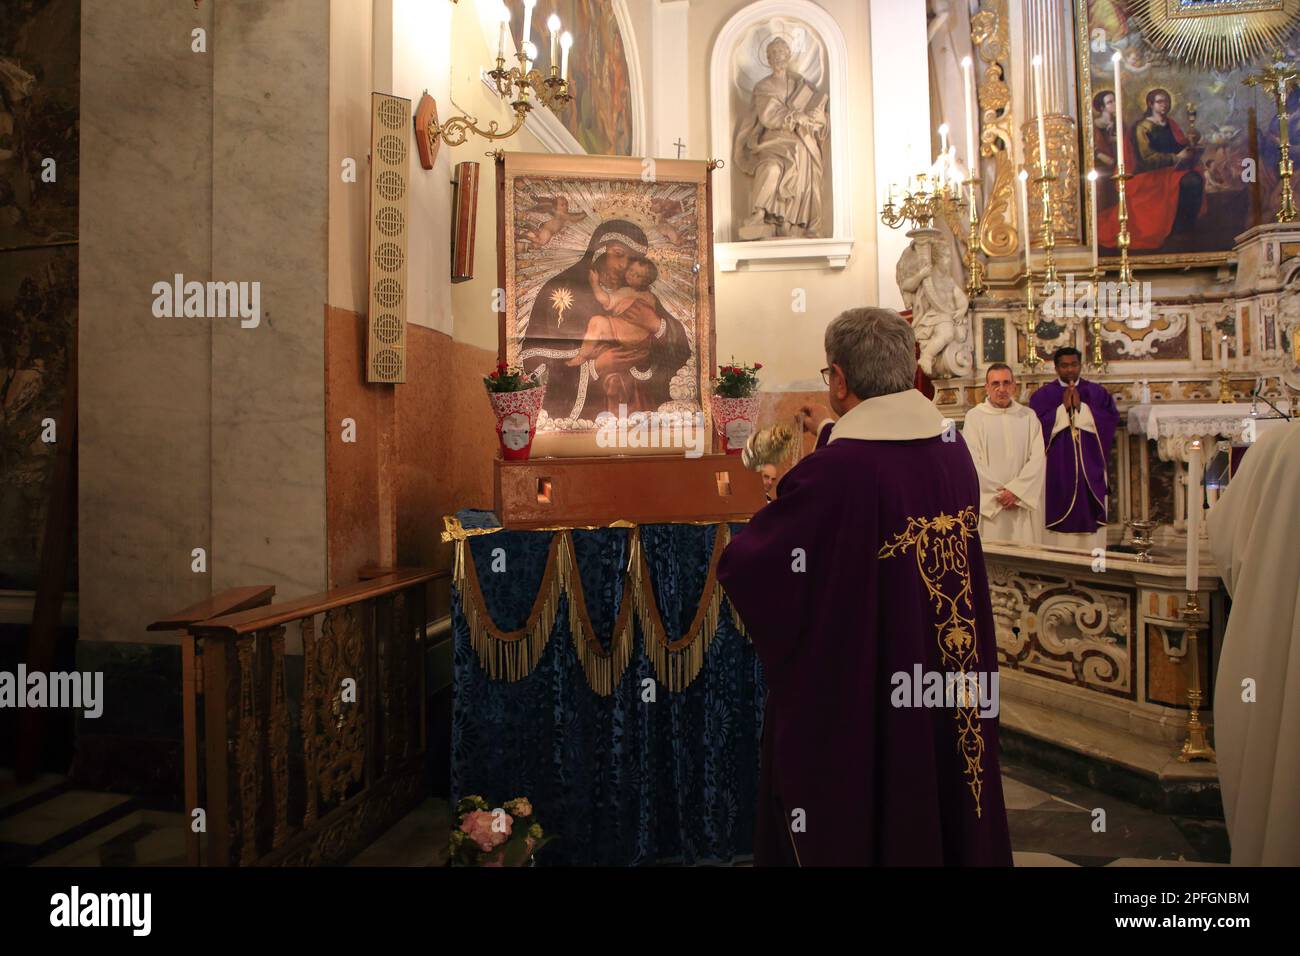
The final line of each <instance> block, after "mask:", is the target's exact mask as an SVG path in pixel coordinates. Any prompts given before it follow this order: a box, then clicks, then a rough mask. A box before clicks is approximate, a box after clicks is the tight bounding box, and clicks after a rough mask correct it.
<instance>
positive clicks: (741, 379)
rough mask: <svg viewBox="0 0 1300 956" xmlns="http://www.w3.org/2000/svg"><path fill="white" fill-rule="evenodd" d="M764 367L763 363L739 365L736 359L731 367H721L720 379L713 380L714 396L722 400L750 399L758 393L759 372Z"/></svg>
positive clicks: (732, 361)
mask: <svg viewBox="0 0 1300 956" xmlns="http://www.w3.org/2000/svg"><path fill="white" fill-rule="evenodd" d="M762 367H763V363H762V362H755V363H754V364H753V365H737V364H736V360H735V359H734V358H733V359H732V360H731V364H730V365H720V366H719V367H718V377H717V378H715V379H713V394H714V395H718V396H720V397H722V398H750V397H751V396H752V395H753V394H754V393H755V392H756V391H758V370H759V369H761V368H762Z"/></svg>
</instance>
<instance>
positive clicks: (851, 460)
mask: <svg viewBox="0 0 1300 956" xmlns="http://www.w3.org/2000/svg"><path fill="white" fill-rule="evenodd" d="M826 363H827V365H828V368H827V369H825V370H823V372H822V377H823V378H824V379H825V380H826V381H827V384H828V385H829V387H830V404H831V408H833V409H834V411H835V412H836V413H837V414H838V415H839V416H840V417H839V420H838V421H833V420H831V418H830V411H829V410H828V409H826V408H824V407H823V406H819V405H818V406H806V407H805V408H804V415H805V422H807V423H808V425H807V427H808V430H809V431H815V432H816V434H817V447H816V450H815V451H813V453H812V454H810V455H808V456H807V457H805V458H804V459H803V460H802V461H800V462H799V463H798V464H797V465H796V466H795V467H794V468H792V469H791V470H790V471H789V472H788V473H787V474H786V475H785V477H784V478H783V479H782V480H781V482H780V484H779V485H778V486H777V492H778V493H777V496H776V498H775V500H773V501H772V502H771V503H770V504H768V505H766V506H765V507H763V508H762V510H760V511H759V512H758V513H757V514H755V515H754V517H753V519H752V520H751V521H750V522H749V524H748V525H747V526H746V527H745V528H744V529H743V530H742V531H740V532H739V533H738V534H736V536H735V538H734V539H733V540H732V542H731V544H730V546H729V547H728V548H727V550H726V552H725V553H724V554H723V555H722V559H721V561H720V563H719V566H718V580H719V581H721V582H722V585H723V587H724V588H725V590H726V594H727V597H728V598H729V599H730V600H731V602H732V605H733V606H734V607H735V609H736V610H737V612H738V613H739V614H740V617H741V619H742V620H743V621H744V623H745V627H746V629H747V630H748V632H749V635H750V638H751V639H752V640H753V642H754V647H755V649H756V650H757V652H758V654H759V657H760V658H761V660H762V662H763V673H764V675H765V677H766V680H767V685H768V699H767V707H766V711H765V716H764V721H763V758H762V772H761V779H760V782H759V798H758V809H757V822H756V827H755V830H756V832H755V835H754V857H755V862H756V863H758V864H759V865H799V866H862V865H904V866H906V865H916V866H942V865H977V866H979V865H984V866H1009V865H1010V864H1011V846H1010V839H1009V837H1008V833H1007V817H1006V809H1005V807H1004V805H1003V800H1002V777H1001V773H1000V771H999V766H998V724H997V707H998V694H997V670H998V669H997V648H996V646H995V641H994V631H993V616H992V610H991V607H990V603H989V586H988V580H987V577H986V575H985V570H984V554H983V551H982V550H981V548H980V541H979V535H978V533H977V528H978V523H979V506H980V488H979V476H978V475H977V473H976V471H975V465H974V463H973V462H972V461H971V457H970V453H969V452H968V451H967V450H966V445H965V443H964V442H963V441H962V438H961V435H960V433H958V431H957V430H956V429H955V428H953V427H951V423H949V422H947V421H946V420H945V419H944V418H943V417H942V416H941V415H940V414H939V412H938V410H937V409H935V407H934V406H933V405H932V404H931V403H930V402H929V400H928V399H926V397H925V396H924V395H922V394H921V393H920V392H918V391H917V390H916V389H914V388H913V387H912V386H913V382H914V376H915V372H916V340H915V337H914V336H913V334H912V327H911V326H910V325H908V324H907V322H906V321H905V320H904V319H903V318H902V317H901V316H899V315H898V313H896V312H893V311H891V310H889V309H853V310H850V311H848V312H845V313H844V314H843V315H840V316H839V317H838V318H836V319H835V320H834V321H833V322H832V323H831V324H830V325H829V326H828V327H827V329H826ZM813 423H817V428H816V429H814V428H813Z"/></svg>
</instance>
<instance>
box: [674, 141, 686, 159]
mask: <svg viewBox="0 0 1300 956" xmlns="http://www.w3.org/2000/svg"><path fill="white" fill-rule="evenodd" d="M673 145H674V146H676V147H677V158H678V159H681V158H682V150H684V149H685V148H686V144H685V143H683V142H682V138H681V137H680V136H678V137H677V142H675V143H673Z"/></svg>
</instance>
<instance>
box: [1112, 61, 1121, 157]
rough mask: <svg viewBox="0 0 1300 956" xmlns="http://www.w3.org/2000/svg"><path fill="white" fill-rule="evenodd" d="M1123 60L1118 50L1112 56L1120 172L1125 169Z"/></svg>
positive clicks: (1117, 151)
mask: <svg viewBox="0 0 1300 956" xmlns="http://www.w3.org/2000/svg"><path fill="white" fill-rule="evenodd" d="M1122 60H1123V57H1122V56H1120V54H1119V52H1118V51H1116V53H1115V55H1114V56H1112V57H1111V58H1110V62H1111V63H1112V64H1113V65H1114V67H1115V150H1116V153H1117V155H1116V159H1117V160H1118V161H1119V171H1120V172H1123V171H1124V94H1123V93H1122V92H1121V91H1120V88H1119V66H1120V62H1121V61H1122Z"/></svg>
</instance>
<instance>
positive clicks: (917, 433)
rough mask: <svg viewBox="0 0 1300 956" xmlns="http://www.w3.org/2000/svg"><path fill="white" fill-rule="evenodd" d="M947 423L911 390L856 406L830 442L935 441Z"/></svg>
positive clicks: (839, 424) (836, 426)
mask: <svg viewBox="0 0 1300 956" xmlns="http://www.w3.org/2000/svg"><path fill="white" fill-rule="evenodd" d="M946 421H947V420H946V419H945V418H944V417H943V415H941V414H940V413H939V410H938V409H937V408H935V407H934V405H933V404H931V402H930V400H929V399H928V398H926V397H925V396H924V395H922V394H921V393H920V392H918V391H917V390H916V389H914V388H909V389H907V390H906V391H902V392H894V393H893V394H891V395H877V396H876V397H875V398H868V399H867V400H866V401H863V402H859V403H858V404H857V405H854V406H853V407H852V408H851V409H849V410H848V411H847V412H845V413H844V415H843V417H841V418H840V420H839V421H837V422H836V423H835V425H834V426H833V427H832V428H831V437H830V439H829V440H828V443H829V442H832V441H835V440H837V439H840V438H856V439H859V440H862V441H910V440H912V439H916V438H934V437H935V436H936V435H942V434H943V432H944V430H945V429H946V428H947V424H946Z"/></svg>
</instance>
